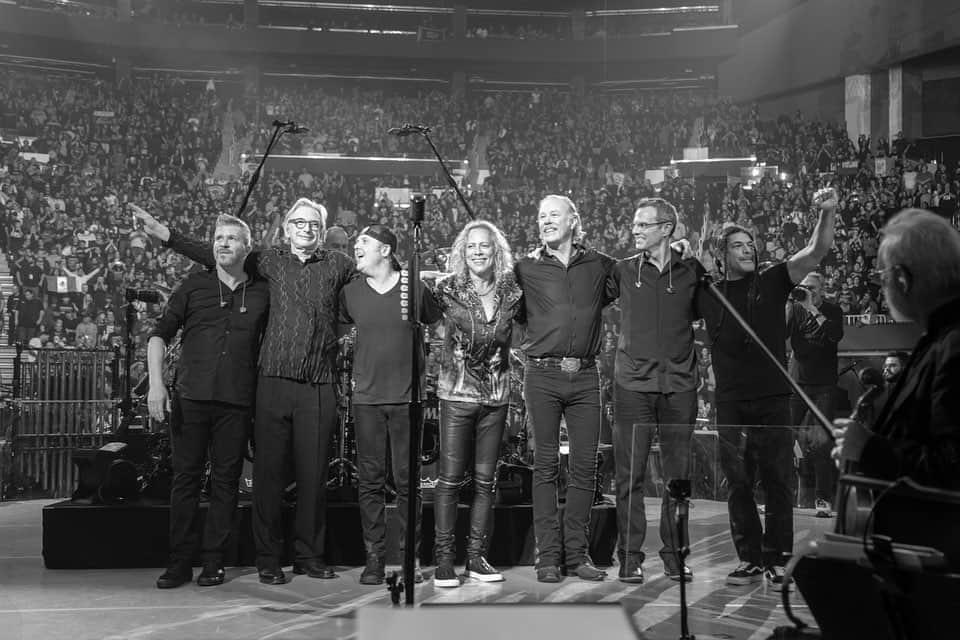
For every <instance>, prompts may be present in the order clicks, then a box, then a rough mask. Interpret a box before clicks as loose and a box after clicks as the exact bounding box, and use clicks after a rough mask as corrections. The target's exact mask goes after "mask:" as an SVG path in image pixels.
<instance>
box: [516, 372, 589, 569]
mask: <svg viewBox="0 0 960 640" xmlns="http://www.w3.org/2000/svg"><path fill="white" fill-rule="evenodd" d="M523 380H524V382H523V396H524V402H525V404H526V408H527V412H528V414H529V416H530V422H531V423H532V425H533V436H534V452H533V460H534V462H533V530H534V535H535V536H536V541H537V568H538V569H539V568H542V567H551V566H559V565H560V561H561V553H562V552H563V553H565V554H566V558H565V562H566V565H567V566H570V567H573V566H576V565H578V564H580V563H581V562H583V561H584V560H585V559H586V558H587V553H588V551H589V529H590V510H591V509H592V507H593V496H594V490H595V488H596V482H597V447H598V445H599V442H600V422H601V414H600V412H601V406H600V373H599V371H598V369H597V367H596V366H593V367H587V368H585V369H581V370H580V371H577V372H574V373H566V372H564V371H561V370H560V369H552V368H539V367H536V366H533V365H530V364H528V365H527V366H526V367H525V368H524V374H523ZM561 418H566V421H567V434H568V436H569V438H570V469H569V474H570V479H569V482H568V484H567V503H566V507H565V508H564V514H563V540H562V542H561V535H560V520H559V517H558V512H559V506H558V504H557V480H558V479H559V477H560V419H561Z"/></svg>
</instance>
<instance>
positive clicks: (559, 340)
mask: <svg viewBox="0 0 960 640" xmlns="http://www.w3.org/2000/svg"><path fill="white" fill-rule="evenodd" d="M537 226H538V228H539V230H540V238H541V240H542V243H543V244H542V245H541V247H540V249H539V250H538V251H536V252H535V254H534V255H531V256H527V257H524V258H523V259H521V260H520V261H519V262H518V263H517V266H516V269H515V273H516V277H517V282H518V284H519V285H520V289H521V291H523V303H522V306H521V308H520V311H519V313H518V321H519V322H521V323H522V324H525V325H526V331H525V332H524V336H523V341H522V343H521V349H522V350H523V352H524V354H525V355H526V365H525V367H524V402H525V405H526V408H527V411H528V412H529V416H530V422H531V424H532V427H533V435H534V439H535V446H534V466H533V527H534V534H535V536H536V541H537V561H536V571H537V580H539V581H540V582H548V583H555V582H560V580H561V579H562V573H561V562H562V563H563V564H564V565H565V568H566V571H567V573H568V574H573V575H576V576H577V577H579V578H580V579H582V580H603V579H604V578H605V577H606V575H607V574H606V572H605V571H602V570H600V569H598V568H597V567H596V566H595V565H594V564H593V561H592V560H591V559H590V555H589V528H590V510H591V508H592V507H593V498H594V492H595V488H596V480H597V473H596V470H597V449H598V447H599V442H600V423H601V401H600V371H599V368H598V365H597V354H598V353H599V352H600V346H601V334H602V328H603V318H602V315H601V314H602V311H603V308H604V307H605V306H607V305H608V304H610V303H611V302H612V301H613V300H614V298H615V297H616V293H615V291H614V285H613V280H612V271H613V266H614V264H615V261H614V259H613V258H611V257H609V256H606V255H604V254H602V253H599V252H598V251H596V250H594V249H590V248H588V247H585V246H583V245H582V244H580V240H581V238H582V235H583V234H582V225H581V222H580V214H579V213H577V208H576V206H575V205H574V204H573V202H572V201H571V200H570V198H567V197H566V196H562V195H548V196H546V197H545V198H543V200H541V201H540V207H539V211H538V213H537ZM564 418H565V419H566V423H567V434H568V435H569V438H570V465H569V474H570V475H569V482H568V484H567V501H566V507H565V509H564V515H563V520H564V522H563V524H564V526H563V535H562V536H561V530H560V520H559V517H558V512H559V508H558V505H557V498H558V495H557V489H558V487H557V480H558V478H559V475H560V421H561V420H562V419H564Z"/></svg>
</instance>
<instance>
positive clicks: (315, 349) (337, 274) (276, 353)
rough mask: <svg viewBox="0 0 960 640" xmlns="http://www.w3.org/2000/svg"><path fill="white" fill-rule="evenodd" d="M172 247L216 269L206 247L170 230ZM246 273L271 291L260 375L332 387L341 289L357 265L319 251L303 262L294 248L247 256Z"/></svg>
mask: <svg viewBox="0 0 960 640" xmlns="http://www.w3.org/2000/svg"><path fill="white" fill-rule="evenodd" d="M167 244H168V245H169V246H170V248H171V249H173V250H174V251H176V252H177V253H181V254H183V255H185V256H187V257H188V258H190V259H191V260H193V261H195V262H199V263H201V264H204V265H207V266H212V265H213V252H212V251H211V250H210V245H209V244H207V243H204V242H198V241H195V240H191V239H189V238H185V237H184V236H182V235H180V234H179V233H177V232H175V231H173V230H171V231H170V239H169V240H168V242H167ZM245 269H246V270H247V272H248V273H253V274H255V275H257V276H260V277H262V278H263V279H264V280H266V281H267V284H268V285H269V289H270V319H269V321H268V323H267V329H266V333H265V334H264V339H263V347H262V348H261V350H260V375H263V376H269V377H278V378H289V379H291V380H296V381H298V382H313V383H332V382H333V381H334V379H335V378H336V355H337V319H338V316H339V295H340V289H341V287H343V285H344V284H346V283H347V281H348V280H350V278H351V276H352V275H353V273H354V263H353V260H351V259H350V258H348V257H347V256H345V255H343V254H342V253H339V252H337V251H327V250H325V249H318V250H317V251H315V252H314V253H313V255H311V256H310V257H309V258H307V260H305V261H304V260H300V258H298V257H297V256H296V255H294V254H293V253H292V252H291V251H290V249H289V248H286V247H285V248H282V249H280V248H271V249H265V250H263V251H254V252H252V253H251V254H250V255H249V256H247V262H246V265H245Z"/></svg>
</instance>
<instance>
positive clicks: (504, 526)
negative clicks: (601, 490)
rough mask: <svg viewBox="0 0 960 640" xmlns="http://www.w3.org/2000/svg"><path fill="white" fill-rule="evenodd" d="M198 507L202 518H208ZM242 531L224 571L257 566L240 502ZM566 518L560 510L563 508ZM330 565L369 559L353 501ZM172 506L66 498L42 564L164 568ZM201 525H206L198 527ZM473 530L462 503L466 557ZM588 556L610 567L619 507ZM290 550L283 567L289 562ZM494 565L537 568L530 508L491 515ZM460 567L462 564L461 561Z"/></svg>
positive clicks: (393, 549)
mask: <svg viewBox="0 0 960 640" xmlns="http://www.w3.org/2000/svg"><path fill="white" fill-rule="evenodd" d="M206 507H207V505H206V503H202V504H201V509H200V518H201V523H202V518H203V517H204V516H205V514H206ZM237 511H238V514H237V526H236V528H235V529H234V532H233V534H232V535H231V537H230V540H229V542H228V550H227V555H226V558H225V563H226V565H227V566H252V565H253V564H254V558H255V550H254V544H253V534H252V532H251V528H250V521H251V512H252V508H251V503H250V501H249V500H242V501H241V502H240V505H239V506H238V508H237ZM561 513H562V506H561ZM328 514H329V519H328V525H327V558H326V560H327V562H329V563H331V564H334V565H343V566H359V565H362V564H364V561H365V558H366V553H365V550H364V547H363V539H362V536H361V534H360V531H361V529H360V510H359V508H358V506H357V504H356V503H331V504H330V505H329V507H328ZM284 516H285V517H284V526H285V528H286V531H287V536H286V538H287V540H288V541H289V540H290V535H289V532H290V531H291V529H292V525H293V508H292V507H287V508H286V509H285V510H284ZM168 523H169V506H168V505H167V504H166V503H164V502H159V501H150V500H147V499H142V500H138V501H136V502H130V503H127V504H115V505H103V504H91V503H89V502H87V503H84V502H80V501H72V500H64V501H63V502H58V503H56V504H52V505H49V506H46V507H44V508H43V559H44V564H45V566H46V567H47V568H48V569H119V568H145V567H165V566H166V563H167V532H168V527H169V524H168ZM201 527H202V524H201ZM399 529H400V527H399V519H398V517H397V513H396V507H395V506H394V505H388V506H387V562H388V563H390V564H397V563H399V562H400V560H401V559H400V552H399V547H398V543H397V540H398V534H399ZM468 529H469V509H468V507H466V506H464V505H461V506H460V510H459V513H458V516H457V539H458V545H457V546H458V548H459V550H460V554H461V556H462V554H463V553H464V547H465V545H464V544H462V541H464V540H465V539H466V535H467V532H468ZM590 531H591V536H590V553H591V554H592V557H593V559H594V561H595V562H597V563H598V564H602V565H609V564H611V563H612V558H613V550H614V547H615V545H616V538H617V523H616V509H615V508H614V507H613V506H612V505H598V506H595V507H594V508H593V515H592V518H591V523H590ZM433 539H434V519H433V505H432V504H429V503H427V504H424V506H423V534H422V541H421V549H420V558H421V561H422V562H423V564H432V562H433ZM290 551H291V549H290V548H288V549H287V553H288V557H287V558H286V559H285V561H286V564H289V563H290V562H292V556H290ZM488 559H489V560H490V562H492V563H494V564H497V565H506V566H516V565H532V564H533V563H534V540H533V511H532V508H531V506H530V505H517V506H498V507H496V508H495V509H494V515H493V531H492V534H491V537H490V551H489V554H488ZM457 562H463V558H462V557H460V558H458V559H457Z"/></svg>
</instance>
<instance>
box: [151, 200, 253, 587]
mask: <svg viewBox="0 0 960 640" xmlns="http://www.w3.org/2000/svg"><path fill="white" fill-rule="evenodd" d="M250 248H251V247H250V229H249V228H248V227H247V225H246V224H245V223H244V222H243V221H242V220H240V219H238V218H234V217H233V216H225V215H224V216H220V217H219V218H217V226H216V230H215V231H214V240H213V252H212V254H213V255H214V259H215V260H216V263H217V266H216V269H215V270H214V271H202V272H198V273H194V274H192V275H189V276H187V277H186V278H185V279H184V281H183V282H182V283H181V284H180V286H179V287H177V288H176V289H175V290H174V292H173V294H172V295H171V296H170V300H169V301H168V302H167V306H166V309H165V310H164V313H163V316H162V317H161V318H160V321H159V322H158V323H157V327H156V329H154V331H153V333H152V334H151V336H150V340H149V342H148V344H147V366H148V367H149V372H150V391H149V395H148V396H147V405H148V407H149V409H150V415H151V416H152V417H153V418H154V419H155V420H163V418H164V415H165V413H166V412H167V411H170V413H171V415H170V444H171V449H172V463H173V483H172V485H171V488H170V561H169V563H168V566H167V570H166V571H165V572H164V573H163V575H161V576H160V577H159V578H158V579H157V587H159V588H161V589H169V588H172V587H179V586H180V585H182V584H184V583H185V582H189V581H190V580H192V579H193V568H192V567H193V564H192V563H193V556H194V554H195V553H196V552H197V550H198V547H200V540H199V531H198V530H197V504H198V502H199V500H200V482H201V476H202V475H203V469H204V462H205V461H206V459H207V453H208V451H209V456H210V465H211V475H210V508H209V509H208V511H207V518H206V524H205V529H204V534H203V546H202V552H203V553H202V555H203V571H202V572H201V574H200V577H199V578H198V579H197V583H198V584H199V585H200V586H214V585H218V584H222V583H223V579H224V571H223V546H224V544H225V543H226V541H227V537H228V536H229V535H230V532H231V530H232V529H233V522H234V514H235V513H236V508H237V490H238V486H239V485H238V480H239V478H240V471H241V469H242V467H243V453H244V451H245V449H246V445H247V440H248V436H249V429H250V418H251V417H252V408H251V404H252V399H253V394H254V386H255V381H256V372H257V356H258V354H259V351H260V340H261V337H262V336H263V329H264V327H265V326H266V322H267V307H268V303H269V291H268V290H267V283H266V282H264V281H263V280H253V279H250V278H249V277H248V276H247V274H246V273H244V271H243V262H244V260H245V259H246V257H247V255H248V254H249V253H250ZM180 329H183V337H182V341H181V348H182V354H183V356H182V358H181V359H180V363H179V368H178V371H177V378H176V390H177V394H176V400H175V402H173V403H171V400H170V397H169V396H168V394H167V388H166V386H165V385H164V377H163V360H164V350H165V348H166V346H167V344H168V343H169V342H170V341H171V340H172V339H173V337H174V336H175V335H176V334H177V331H179V330H180Z"/></svg>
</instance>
